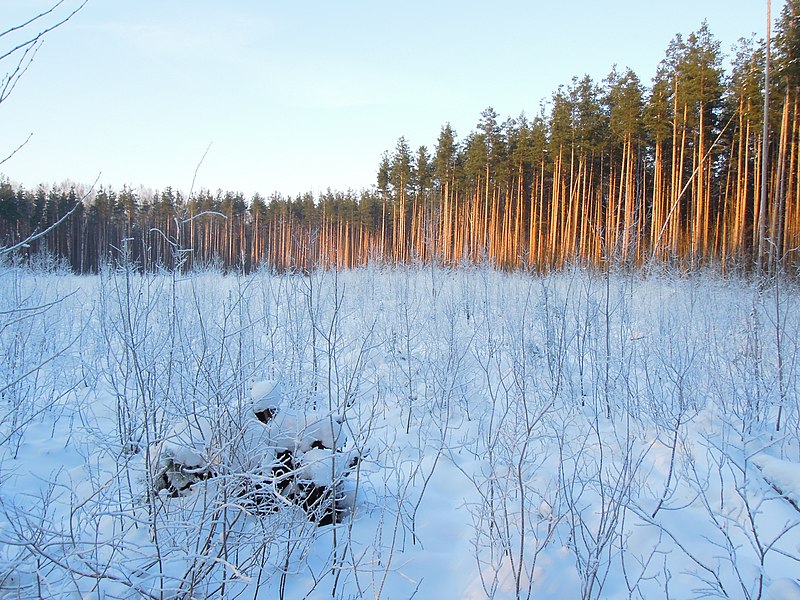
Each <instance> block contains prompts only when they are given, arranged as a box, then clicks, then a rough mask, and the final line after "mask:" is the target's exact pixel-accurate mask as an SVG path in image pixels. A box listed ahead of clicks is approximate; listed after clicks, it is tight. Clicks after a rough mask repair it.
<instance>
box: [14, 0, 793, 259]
mask: <svg viewBox="0 0 800 600" xmlns="http://www.w3.org/2000/svg"><path fill="white" fill-rule="evenodd" d="M773 42H774V43H773V45H772V50H771V52H772V68H773V71H772V76H771V86H770V96H769V97H770V112H769V115H770V117H769V127H768V131H769V134H768V155H767V157H766V160H765V157H764V156H762V132H763V112H764V111H763V103H764V63H765V48H764V44H763V42H757V41H754V40H750V41H742V42H741V43H740V45H739V47H738V48H737V50H736V53H735V56H734V57H733V61H732V64H733V66H732V69H731V72H730V73H729V74H726V73H725V72H724V70H723V67H722V62H723V54H722V51H721V49H720V45H719V43H718V42H717V41H716V40H715V39H714V37H713V35H712V33H711V32H710V31H709V30H708V28H707V26H706V25H703V26H702V27H701V28H700V29H699V30H698V31H697V32H694V33H692V34H690V35H688V36H686V37H683V36H680V35H678V36H676V37H675V38H674V40H673V41H672V42H671V43H670V45H669V47H668V48H667V51H666V56H665V58H664V59H663V60H662V62H661V63H660V64H659V65H658V69H657V72H656V76H655V78H654V79H653V82H652V85H651V86H650V87H649V88H646V87H645V86H644V85H643V84H642V82H641V81H640V79H639V78H638V77H637V75H636V74H635V73H633V72H632V71H630V70H617V69H616V68H615V69H613V70H612V71H611V73H610V74H609V75H608V77H607V78H605V79H604V80H603V81H602V82H595V81H593V80H592V79H591V78H590V77H588V76H586V77H583V78H575V79H573V80H572V82H571V84H569V85H567V86H562V87H560V88H559V89H558V90H557V91H556V92H555V93H554V94H553V96H552V98H551V99H550V101H549V103H548V106H547V110H544V109H543V110H542V111H541V112H540V113H539V114H537V115H536V116H535V117H533V118H527V117H525V116H524V115H523V116H520V117H518V118H514V119H506V120H504V121H501V120H500V116H499V115H498V114H497V113H496V112H495V111H494V110H493V109H491V108H488V109H486V110H485V111H484V112H483V113H482V114H481V116H480V120H479V122H478V124H477V127H476V129H475V130H474V131H473V132H471V133H469V134H468V135H467V136H466V137H465V138H464V139H463V140H458V139H457V137H456V133H455V132H454V131H453V130H452V128H451V127H450V126H449V125H445V126H444V127H443V128H442V130H441V132H440V134H439V138H438V140H437V144H436V147H435V148H434V149H433V151H432V152H430V151H429V150H428V149H427V148H425V147H424V146H423V147H420V148H419V149H418V150H416V151H414V150H412V148H411V147H410V146H409V144H408V142H407V141H406V140H405V138H400V140H398V142H397V144H396V146H395V148H394V149H393V150H392V151H390V152H387V153H385V154H384V156H383V157H382V159H381V161H380V164H379V168H378V177H377V186H376V187H375V188H373V189H372V190H369V191H363V192H360V193H354V192H346V193H338V192H330V191H329V192H327V193H324V194H321V195H320V196H318V197H316V198H315V197H312V196H311V195H310V194H308V195H305V196H301V197H298V198H295V199H289V198H283V197H279V196H273V197H271V198H269V199H265V198H263V197H261V196H259V195H255V196H254V197H252V198H249V199H247V198H245V197H243V196H242V195H241V194H238V193H230V192H227V193H226V192H221V191H220V192H217V193H216V194H212V193H210V192H208V191H202V192H200V193H197V194H193V195H192V196H191V197H190V198H183V197H182V196H181V194H179V193H175V192H174V191H173V190H171V189H167V190H165V191H163V192H161V193H155V194H145V193H135V192H133V191H132V190H130V189H127V188H125V189H123V190H122V191H119V192H115V191H113V190H109V189H102V188H101V189H99V190H96V191H95V192H94V193H92V194H91V195H90V196H89V197H88V198H87V199H86V200H85V201H84V202H83V203H82V204H81V205H80V206H79V207H78V209H77V210H76V211H75V212H74V213H73V214H72V215H71V217H70V218H69V219H68V220H67V222H66V223H65V225H64V226H62V227H60V228H58V229H57V230H56V231H54V232H53V233H52V234H51V235H49V236H47V237H46V238H43V239H41V240H38V241H37V242H36V243H35V244H34V245H33V248H30V249H29V250H28V251H35V250H37V245H38V247H39V248H42V249H43V248H45V247H46V249H47V250H49V252H51V253H52V254H54V255H56V256H59V257H64V258H66V259H67V260H69V262H70V264H71V265H72V267H73V268H74V269H76V270H78V271H81V272H91V271H94V270H96V269H97V268H98V267H99V265H100V264H102V263H103V262H105V261H107V260H108V259H109V257H114V256H116V255H118V254H119V253H120V252H123V251H125V252H128V253H129V254H130V257H131V258H132V259H133V260H135V261H137V262H138V263H139V264H141V266H142V267H143V268H152V267H154V266H156V265H164V266H167V267H171V266H174V265H175V263H176V261H178V260H180V261H183V262H185V263H186V264H187V265H188V266H196V265H198V264H205V263H209V262H212V261H219V262H220V263H221V264H222V265H223V266H224V267H226V268H244V269H251V268H253V267H255V266H258V265H261V264H266V265H268V266H269V267H271V268H275V269H286V268H295V269H308V268H312V267H314V266H324V267H353V266H358V265H362V264H365V263H367V262H369V261H373V262H381V263H390V264H398V263H407V262H409V261H421V262H428V261H436V262H437V263H439V264H445V265H449V264H459V263H463V262H482V261H488V262H490V263H491V264H493V265H496V266H498V267H501V268H520V267H526V268H534V269H540V270H546V269H551V268H559V267H561V266H563V265H565V264H568V263H575V262H577V263H581V264H587V265H599V264H605V262H606V261H607V260H611V261H613V262H615V263H617V264H623V265H631V266H634V265H641V264H644V263H647V262H650V261H654V260H655V261H666V262H669V263H672V264H678V265H681V266H685V267H686V268H696V267H699V266H703V265H708V264H714V265H719V266H720V267H721V268H722V269H724V270H728V269H733V268H735V269H743V270H747V269H750V268H751V267H752V266H753V265H754V264H755V262H756V261H757V259H758V256H757V254H758V248H759V246H761V247H762V248H763V249H764V252H765V253H768V258H767V260H768V261H769V264H770V266H771V267H777V266H778V265H782V266H783V267H789V268H793V269H796V268H797V266H798V265H799V264H800V251H799V250H798V246H800V154H799V150H800V149H799V148H798V142H800V106H798V103H799V102H800V0H788V1H787V3H786V5H785V6H784V8H783V11H782V13H781V15H780V17H779V19H778V21H777V25H776V35H775V39H774V40H773ZM764 165H766V168H767V172H766V181H767V195H766V197H767V204H766V205H765V206H763V207H762V206H761V205H760V202H761V200H760V199H761V181H762V168H763V166H764ZM79 197H80V196H79V194H78V192H77V191H76V190H75V189H60V188H53V189H51V190H49V191H48V190H46V189H44V188H39V189H37V190H35V191H28V190H24V189H14V188H13V187H12V186H11V185H9V184H8V183H7V182H4V183H2V184H0V236H1V237H0V240H2V244H4V245H8V244H10V243H14V242H15V241H18V240H20V239H24V238H25V237H26V236H28V235H30V233H31V232H34V231H37V230H42V229H44V228H46V227H47V226H48V224H50V223H53V222H55V221H56V220H57V219H58V218H60V216H62V215H63V214H65V213H66V212H67V211H69V210H70V209H71V208H72V207H73V206H74V205H75V203H76V201H77V200H78V198H79Z"/></svg>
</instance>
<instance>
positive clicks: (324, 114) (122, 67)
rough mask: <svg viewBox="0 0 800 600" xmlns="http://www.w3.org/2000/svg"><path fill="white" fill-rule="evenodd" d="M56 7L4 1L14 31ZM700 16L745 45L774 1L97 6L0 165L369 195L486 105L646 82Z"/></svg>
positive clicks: (0, 43) (1, 151)
mask: <svg viewBox="0 0 800 600" xmlns="http://www.w3.org/2000/svg"><path fill="white" fill-rule="evenodd" d="M54 2H55V0H0V7H2V8H1V9H0V31H5V30H7V29H9V28H10V27H12V26H14V25H18V24H20V23H22V22H24V21H26V20H27V19H28V18H30V17H31V16H33V15H34V14H37V12H39V11H41V10H43V9H46V8H48V7H50V6H51V5H52V4H53V3H54ZM78 4H79V1H78V0H64V4H63V5H62V6H61V7H60V13H58V14H62V15H63V14H66V13H65V11H68V10H70V8H74V7H75V6H77V5H78ZM781 7H782V2H773V7H772V12H773V17H775V16H776V15H777V14H778V13H779V11H780V9H781ZM704 19H705V20H707V21H708V24H709V27H710V29H711V31H712V33H713V34H714V36H715V37H716V39H717V40H719V41H720V43H721V45H722V49H723V51H724V52H725V53H726V55H731V54H732V53H733V51H732V48H733V46H734V44H735V43H736V41H737V40H738V39H739V38H741V37H749V36H750V35H751V34H753V32H758V35H759V37H763V36H764V29H765V26H766V2H764V1H763V0H669V1H660V2H650V1H647V0H644V1H643V0H614V1H600V0H572V1H570V0H563V1H562V2H554V1H552V0H551V1H548V2H544V1H542V0H492V2H488V1H487V0H484V1H482V2H478V1H476V0H405V1H403V2H387V1H382V0H338V1H333V0H326V1H323V0H282V1H277V0H229V1H228V2H220V1H218V0H217V1H211V0H135V1H127V2H123V1H120V0H89V2H88V4H87V5H86V6H85V7H84V8H83V9H82V10H81V11H80V12H79V13H78V14H76V15H75V17H74V18H73V19H72V20H70V21H69V22H68V23H66V24H65V25H64V26H63V27H60V28H59V29H57V30H55V31H53V32H51V33H50V34H48V35H47V37H46V39H45V43H44V44H43V46H42V47H41V49H40V50H39V52H38V54H37V55H36V58H35V60H34V62H33V63H32V64H31V65H30V67H29V69H28V71H27V72H26V73H25V75H24V77H23V78H22V79H21V81H20V82H19V85H18V86H17V87H16V89H15V90H14V92H13V93H12V94H11V96H9V97H8V99H7V100H5V101H4V102H2V103H1V104H0V155H2V156H3V157H5V156H6V155H8V154H9V153H10V152H12V151H13V150H14V148H16V147H17V146H18V145H19V144H21V143H22V142H24V141H25V140H26V139H27V138H28V136H29V135H30V134H33V135H32V136H31V138H30V140H29V141H28V143H27V144H26V145H25V146H24V147H23V148H22V149H21V150H20V151H19V152H17V153H16V154H15V155H14V156H13V157H12V158H10V159H9V160H8V161H6V162H5V163H4V164H2V165H0V173H3V174H4V175H5V177H7V178H8V179H9V180H11V181H12V182H13V183H15V184H18V185H23V186H25V187H26V188H29V189H32V188H35V187H36V186H38V185H39V184H44V185H46V186H48V187H49V186H50V185H53V184H61V183H63V182H65V181H70V182H75V183H78V184H82V185H91V184H92V183H93V182H95V181H97V182H98V185H104V186H106V187H107V188H108V187H110V188H113V189H116V190H119V189H121V188H122V186H123V185H127V186H129V187H131V188H134V189H138V188H140V187H141V186H143V187H144V188H147V189H151V190H159V189H164V188H165V187H167V186H171V187H172V188H173V189H176V190H182V191H184V192H188V191H189V190H190V189H192V184H193V181H194V189H195V190H198V189H201V188H206V189H210V190H212V191H216V190H217V189H222V190H225V191H238V192H242V193H243V194H245V195H246V196H247V197H248V198H249V197H251V196H252V194H253V193H255V192H259V193H260V194H262V195H264V196H268V195H270V194H272V193H274V192H277V193H280V194H282V195H284V196H286V195H288V196H296V195H298V194H301V193H305V192H312V193H313V194H315V195H317V194H319V193H321V192H324V191H325V190H326V189H327V188H331V189H333V190H339V191H346V190H348V189H352V190H361V189H368V188H371V187H372V186H374V185H375V179H376V172H377V168H378V164H379V161H380V158H381V155H382V154H383V152H384V151H387V150H389V151H391V150H392V149H393V148H394V147H395V144H396V142H397V140H398V138H399V137H400V136H404V137H405V138H406V139H407V140H408V142H409V145H410V146H411V148H412V149H414V150H416V148H418V147H419V146H420V145H425V146H427V147H428V149H429V150H430V151H432V150H433V148H434V147H435V144H436V139H437V137H438V135H439V132H440V131H441V128H442V126H443V125H445V124H446V123H450V124H451V126H452V127H453V128H454V129H455V131H456V134H457V136H458V138H459V139H463V138H464V137H466V136H467V135H468V134H469V133H470V132H471V131H472V130H474V128H475V126H476V124H477V123H478V121H479V119H480V113H481V111H482V110H484V109H485V108H487V107H490V106H491V107H492V108H494V109H495V110H496V111H497V112H498V113H499V115H500V117H501V120H504V119H505V118H507V117H516V116H518V115H520V114H521V113H525V114H527V115H534V114H538V112H539V110H540V106H541V102H542V101H546V100H547V99H549V98H550V97H551V95H552V93H553V92H554V91H555V90H556V89H557V88H558V86H559V85H562V84H569V83H570V81H571V80H572V78H573V77H574V76H579V77H582V76H583V75H585V74H588V75H590V76H591V77H592V78H593V79H594V80H595V81H598V82H599V81H601V80H602V79H603V78H604V77H606V76H607V75H608V73H609V72H610V71H611V69H612V67H613V66H614V65H617V66H618V67H619V68H625V67H630V68H632V69H633V70H634V71H635V72H636V73H637V74H638V76H639V77H640V79H641V80H642V81H643V82H644V83H645V84H648V83H649V82H650V81H651V80H652V77H653V75H654V74H655V71H656V67H657V65H658V63H659V61H660V60H661V59H662V58H663V57H664V53H665V50H666V48H667V45H668V44H669V42H670V40H672V39H673V38H674V37H675V35H676V34H678V33H681V34H683V35H687V34H689V33H691V32H692V31H696V30H697V29H699V28H700V26H701V24H702V22H703V20H704ZM51 22H52V19H51ZM16 39H19V38H16ZM14 40H15V38H14V36H13V35H12V34H9V35H6V36H2V37H0V55H2V54H4V53H5V52H6V51H7V50H9V49H10V48H11V47H13V46H12V45H11V44H12V42H14ZM13 67H14V65H13V64H12V63H11V62H10V60H9V59H6V60H3V61H0V72H1V73H2V74H6V73H8V72H9V71H10V70H12V69H13ZM195 173H196V176H195Z"/></svg>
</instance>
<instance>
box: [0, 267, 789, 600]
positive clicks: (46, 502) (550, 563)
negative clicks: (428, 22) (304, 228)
mask: <svg viewBox="0 0 800 600" xmlns="http://www.w3.org/2000/svg"><path fill="white" fill-rule="evenodd" d="M798 349H800V294H798V289H797V288H796V287H793V286H792V285H790V284H788V283H787V282H781V284H780V287H778V289H777V290H776V288H775V287H774V286H771V285H768V286H761V287H759V286H757V285H755V284H754V283H751V282H747V281H743V280H738V279H733V280H728V281H723V280H721V279H719V278H718V277H715V276H714V275H704V276H695V277H691V278H685V277H680V276H677V275H669V274H667V275H663V274H662V275H650V276H647V277H645V276H641V275H631V274H612V275H611V276H610V277H604V276H603V275H602V274H597V273H589V272H585V271H581V270H575V271H567V272H563V273H559V274H555V275H552V276H544V277H543V276H529V275H525V274H504V273H498V272H495V271H492V270H489V269H483V268H476V269H473V270H460V271H448V270H442V269H431V268H424V269H423V268H421V269H396V270H388V269H387V270H381V269H365V270H360V271H354V272H346V273H338V274H337V273H334V272H324V273H323V272H319V273H314V274H311V275H290V274H284V275H270V274H267V273H256V274H253V275H249V276H233V275H228V276H223V275H221V274H219V273H216V272H201V273H194V274H187V275H171V274H168V273H163V274H158V275H149V276H141V275H138V274H135V273H133V272H132V271H126V270H124V269H119V270H116V271H107V272H105V273H103V274H102V275H100V276H97V277H77V276H72V275H66V274H59V273H41V272H31V271H26V270H22V269H2V270H0V353H1V358H2V360H1V361H0V400H1V404H0V442H2V444H0V598H38V597H42V598H83V597H85V598H138V597H145V598H147V597H152V598H248V599H250V598H255V599H275V598H287V599H295V598H306V597H307V598H383V599H387V600H388V599H402V598H412V597H415V598H437V599H438V598H454V599H477V598H498V599H501V598H502V599H505V598H646V599H650V598H697V597H726V598H770V599H773V600H775V599H784V598H800V512H799V510H798V503H800V431H799V429H800V403H799V402H798V389H800V381H798V377H799V374H800V368H798V360H799V359H800V356H799V355H798ZM334 497H335V498H336V511H337V512H336V513H335V514H334V512H333V510H332V509H331V506H330V504H331V502H332V498H334ZM310 498H314V499H315V501H318V504H316V505H314V507H312V506H311V504H312V503H311V501H310ZM326 502H327V506H328V509H327V510H328V512H327V513H326V512H325V510H326V509H325V506H323V505H324V504H325V503H326ZM320 506H322V508H320ZM324 515H327V520H326V519H325V518H324ZM318 523H322V524H318Z"/></svg>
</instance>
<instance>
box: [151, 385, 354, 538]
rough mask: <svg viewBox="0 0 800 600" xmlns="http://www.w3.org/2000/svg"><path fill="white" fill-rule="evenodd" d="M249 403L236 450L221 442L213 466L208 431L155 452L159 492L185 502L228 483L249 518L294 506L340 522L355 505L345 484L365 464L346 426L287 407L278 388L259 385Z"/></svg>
mask: <svg viewBox="0 0 800 600" xmlns="http://www.w3.org/2000/svg"><path fill="white" fill-rule="evenodd" d="M251 398H252V402H251V404H250V407H249V409H248V410H247V414H246V415H243V417H244V418H243V419H242V425H241V428H240V429H239V430H238V433H237V434H236V435H237V436H238V439H237V440H236V443H225V442H233V440H222V442H223V443H222V444H220V448H221V449H222V450H221V452H217V462H215V464H214V465H212V464H211V462H210V461H209V460H208V459H207V458H204V457H205V456H208V455H209V452H208V451H207V450H208V448H207V445H208V444H207V440H208V439H210V437H209V436H210V433H209V432H207V431H204V430H205V429H206V428H205V427H201V428H198V429H197V432H195V437H193V436H192V435H187V434H186V432H185V430H184V431H182V432H181V434H180V435H177V434H176V435H173V436H171V437H169V438H168V441H167V440H165V441H162V442H161V443H159V444H157V445H156V446H154V447H153V448H151V455H150V464H151V472H152V473H153V477H152V482H153V483H152V486H153V489H154V491H155V492H157V493H158V492H160V491H161V490H166V495H167V496H169V497H178V496H186V495H188V494H191V493H192V492H193V490H194V489H195V487H196V486H197V484H199V483H200V482H203V481H205V480H207V479H209V478H211V477H215V476H221V475H224V476H225V477H226V481H229V482H231V483H232V486H233V488H232V491H233V494H234V495H235V496H236V497H238V498H239V502H240V505H241V506H242V507H243V508H244V509H245V510H247V511H248V512H253V513H257V514H264V513H268V512H277V511H278V510H281V508H283V507H286V506H295V507H299V508H301V509H302V510H303V511H304V512H305V513H306V515H307V516H308V518H309V519H310V520H311V521H313V522H315V523H317V524H318V525H320V526H322V525H328V524H331V523H337V522H340V521H341V520H342V518H344V517H345V516H346V515H347V514H349V512H350V511H351V509H352V506H353V500H354V498H353V492H352V489H351V487H350V486H349V485H348V479H347V478H348V476H349V475H350V473H351V472H352V471H353V469H355V467H356V466H357V465H358V464H359V462H360V460H361V456H360V455H359V454H358V453H357V452H356V451H354V450H352V449H351V450H348V449H346V445H347V436H346V435H345V433H344V428H343V424H344V419H343V418H341V417H339V416H337V415H334V414H332V413H329V412H325V411H320V410H317V409H299V408H288V407H284V406H283V405H282V404H283V402H282V390H281V386H280V383H279V382H277V381H271V380H266V381H257V382H255V383H254V384H253V387H252V393H251ZM231 429H232V430H233V428H231ZM229 448H230V450H227V449H229ZM226 452H228V454H227V455H226V454H225V453H226ZM220 454H222V456H220ZM226 469H227V472H226ZM231 469H233V470H231Z"/></svg>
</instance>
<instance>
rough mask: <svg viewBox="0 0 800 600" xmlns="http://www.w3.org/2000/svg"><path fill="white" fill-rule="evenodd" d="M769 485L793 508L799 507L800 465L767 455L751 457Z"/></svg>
mask: <svg viewBox="0 0 800 600" xmlns="http://www.w3.org/2000/svg"><path fill="white" fill-rule="evenodd" d="M753 463H755V465H756V466H757V467H758V468H759V470H760V471H761V473H762V474H763V475H764V477H765V478H766V479H767V481H769V483H770V484H771V485H772V486H773V487H774V488H775V489H776V490H778V493H780V494H781V495H783V496H784V497H786V498H787V499H788V500H789V501H791V502H792V503H793V504H794V505H795V506H800V464H797V463H795V462H791V461H788V460H781V459H779V458H775V457H774V456H769V455H767V454H760V455H758V456H755V457H753Z"/></svg>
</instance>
